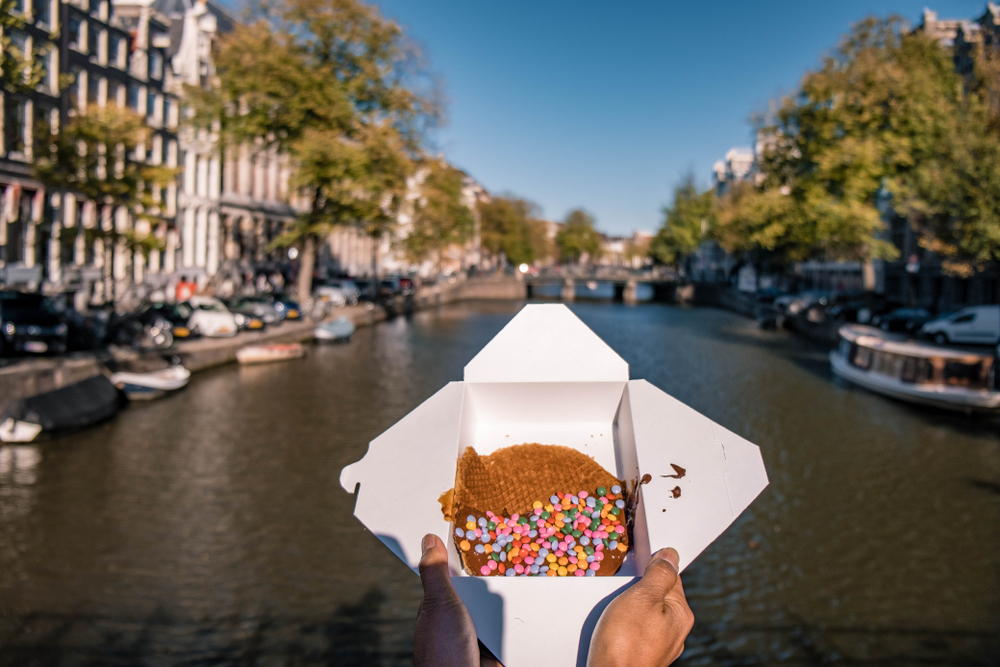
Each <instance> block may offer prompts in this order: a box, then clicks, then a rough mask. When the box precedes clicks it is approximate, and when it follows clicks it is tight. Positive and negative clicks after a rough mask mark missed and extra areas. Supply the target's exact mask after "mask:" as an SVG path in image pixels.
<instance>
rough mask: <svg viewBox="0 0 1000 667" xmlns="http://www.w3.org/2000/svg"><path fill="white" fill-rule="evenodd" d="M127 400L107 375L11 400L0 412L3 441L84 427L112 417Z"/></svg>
mask: <svg viewBox="0 0 1000 667" xmlns="http://www.w3.org/2000/svg"><path fill="white" fill-rule="evenodd" d="M123 404H124V400H123V396H122V394H121V392H119V391H118V388H117V387H115V385H114V384H112V382H111V380H109V379H108V378H107V377H105V376H104V375H95V376H94V377H90V378H87V379H86V380H81V381H80V382H76V383H74V384H71V385H67V386H65V387H62V388H60V389H55V390H53V391H47V392H45V393H42V394H38V395H36V396H30V397H28V398H22V399H18V400H15V401H12V402H11V403H9V404H8V405H7V406H6V407H4V409H3V414H2V415H0V441H2V442H30V441H32V440H34V439H35V438H36V437H37V436H38V434H39V433H41V432H43V431H45V432H50V433H51V432H58V431H68V430H73V429H79V428H84V427H86V426H91V425H93V424H97V423H100V422H102V421H104V420H106V419H110V418H111V417H113V416H114V415H115V413H116V412H118V410H119V409H120V408H121V407H122V405H123Z"/></svg>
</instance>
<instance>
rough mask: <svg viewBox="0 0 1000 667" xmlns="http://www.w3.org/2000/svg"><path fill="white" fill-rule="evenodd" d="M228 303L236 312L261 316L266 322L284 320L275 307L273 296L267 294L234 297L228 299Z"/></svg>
mask: <svg viewBox="0 0 1000 667" xmlns="http://www.w3.org/2000/svg"><path fill="white" fill-rule="evenodd" d="M228 304H229V308H230V310H232V311H233V312H234V313H240V314H242V315H245V316H250V317H259V318H260V319H262V320H263V321H264V324H277V323H278V322H280V321H281V320H282V315H281V313H279V312H278V310H277V309H276V308H275V307H274V304H273V303H272V302H271V298H270V297H267V296H239V297H233V298H232V299H230V300H229V301H228Z"/></svg>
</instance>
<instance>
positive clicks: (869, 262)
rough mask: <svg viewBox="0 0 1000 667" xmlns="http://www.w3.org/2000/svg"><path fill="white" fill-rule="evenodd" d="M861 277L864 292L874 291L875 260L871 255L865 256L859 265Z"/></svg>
mask: <svg viewBox="0 0 1000 667" xmlns="http://www.w3.org/2000/svg"><path fill="white" fill-rule="evenodd" d="M861 279H862V280H863V281H864V288H865V291H866V292H874V291H875V261H874V260H873V259H872V258H871V257H868V258H866V259H865V261H864V263H863V264H862V265H861Z"/></svg>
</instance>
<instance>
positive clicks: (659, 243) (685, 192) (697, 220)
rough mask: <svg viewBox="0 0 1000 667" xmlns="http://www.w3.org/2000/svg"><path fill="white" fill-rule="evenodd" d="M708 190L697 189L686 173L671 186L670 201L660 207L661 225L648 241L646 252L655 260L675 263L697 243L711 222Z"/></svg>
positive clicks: (710, 193)
mask: <svg viewBox="0 0 1000 667" xmlns="http://www.w3.org/2000/svg"><path fill="white" fill-rule="evenodd" d="M714 199H715V193H714V192H713V191H712V190H706V191H705V192H699V191H698V186H697V185H695V182H694V176H693V175H691V174H689V175H687V176H686V177H685V178H684V180H683V181H681V183H680V184H679V185H678V186H677V187H676V188H674V201H673V203H672V204H671V205H670V206H668V207H664V209H663V225H662V226H661V227H660V229H659V231H657V233H656V236H654V237H653V241H652V243H651V244H650V248H649V253H650V255H651V256H652V257H653V259H655V260H656V261H658V262H661V263H663V264H668V265H671V266H675V267H676V266H677V264H678V263H679V262H681V261H682V260H684V259H685V258H686V257H688V256H689V255H691V254H693V253H694V252H695V251H696V250H697V249H698V246H699V245H701V242H702V239H703V238H704V236H705V234H706V232H707V231H708V229H709V227H710V226H711V225H712V213H713V208H712V205H713V202H714Z"/></svg>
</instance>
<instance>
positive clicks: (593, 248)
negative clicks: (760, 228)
mask: <svg viewBox="0 0 1000 667" xmlns="http://www.w3.org/2000/svg"><path fill="white" fill-rule="evenodd" d="M556 245H557V246H559V256H560V261H563V262H578V261H581V260H582V259H583V258H584V255H586V256H587V257H588V258H589V259H591V260H593V259H595V258H596V257H597V256H598V255H600V253H601V239H600V236H598V234H597V230H596V229H594V217H593V216H592V215H590V214H589V213H587V212H586V211H584V210H583V209H582V208H578V209H575V210H573V211H570V212H569V214H568V215H567V216H566V220H565V222H563V228H562V229H561V230H560V231H559V233H558V234H556Z"/></svg>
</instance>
